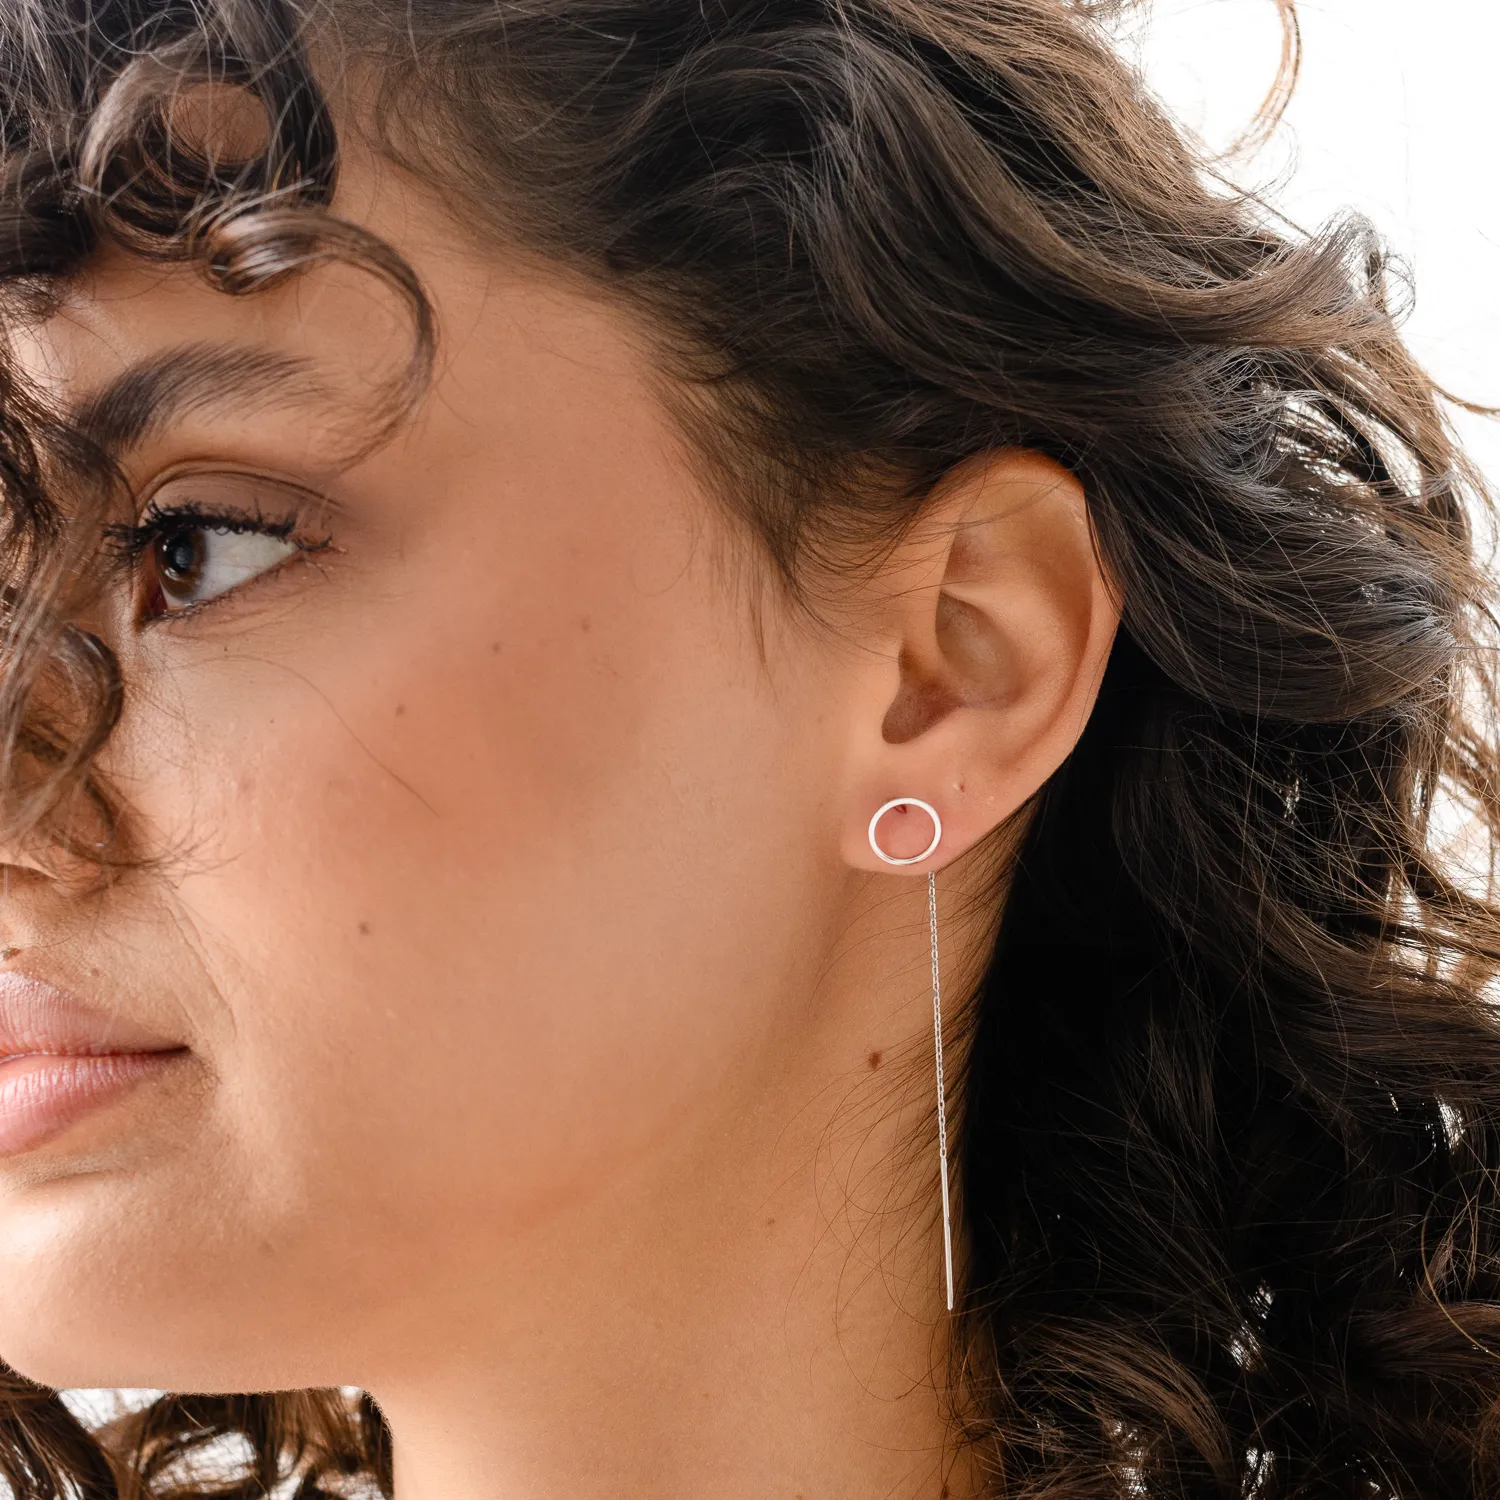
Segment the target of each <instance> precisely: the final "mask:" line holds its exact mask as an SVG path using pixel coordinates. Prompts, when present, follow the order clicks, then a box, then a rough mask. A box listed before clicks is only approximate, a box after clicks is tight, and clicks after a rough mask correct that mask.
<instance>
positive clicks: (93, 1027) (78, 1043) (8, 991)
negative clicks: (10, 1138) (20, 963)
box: [0, 971, 181, 1062]
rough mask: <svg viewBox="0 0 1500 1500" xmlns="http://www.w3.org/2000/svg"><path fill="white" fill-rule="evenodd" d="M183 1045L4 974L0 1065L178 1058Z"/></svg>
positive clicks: (23, 977) (0, 977)
mask: <svg viewBox="0 0 1500 1500" xmlns="http://www.w3.org/2000/svg"><path fill="white" fill-rule="evenodd" d="M180 1049H181V1043H179V1042H174V1041H172V1040H171V1039H170V1038H168V1037H164V1036H162V1035H161V1034H160V1033H158V1032H155V1031H151V1030H149V1029H147V1028H146V1027H144V1026H142V1025H140V1024H139V1023H138V1022H135V1021H132V1020H130V1019H128V1018H127V1017H125V1016H121V1015H118V1014H116V1013H115V1012H114V1011H110V1010H105V1009H103V1008H101V1007H99V1006H96V1005H92V1004H90V1003H88V1002H87V1001H84V1000H80V999H79V998H78V996H77V995H74V994H70V993H69V992H68V991H66V990H60V989H58V988H57V987H56V986H54V985H51V984H48V983H47V982H46V981H45V980H42V979H36V978H34V977H33V976H31V975H30V974H20V973H16V972H14V971H8V972H0V1062H6V1061H8V1060H9V1059H11V1058H15V1057H34V1056H57V1057H109V1056H111V1055H115V1056H118V1055H121V1054H125V1053H138V1052H176V1051H179V1050H180Z"/></svg>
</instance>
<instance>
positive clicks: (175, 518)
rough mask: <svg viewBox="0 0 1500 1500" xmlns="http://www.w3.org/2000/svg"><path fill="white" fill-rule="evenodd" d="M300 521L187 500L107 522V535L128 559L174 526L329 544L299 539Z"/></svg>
mask: <svg viewBox="0 0 1500 1500" xmlns="http://www.w3.org/2000/svg"><path fill="white" fill-rule="evenodd" d="M297 521H298V516H297V514H296V513H295V512H294V513H293V514H291V515H288V516H283V517H282V518H280V519H279V520H271V519H269V518H268V517H266V516H264V515H261V514H259V513H256V514H251V513H249V512H246V511H232V510H225V509H221V508H216V507H214V506H208V505H202V504H199V503H198V502H196V501H191V500H187V501H183V502H182V503H180V504H178V505H172V506H169V507H163V508H162V509H159V510H158V509H155V508H154V507H150V506H148V507H147V509H146V511H145V513H144V514H143V515H142V517H141V519H140V520H139V521H135V522H121V523H118V524H116V525H112V526H107V527H105V535H106V537H107V538H108V540H109V541H110V543H111V545H112V546H113V548H114V549H115V550H116V552H117V553H118V555H119V556H120V557H121V558H122V559H123V560H124V561H125V562H134V561H136V560H137V559H139V558H140V557H141V556H142V554H144V553H145V552H146V551H147V549H148V548H150V547H151V545H152V544H153V543H154V542H156V541H158V540H160V539H161V538H162V537H164V536H170V535H171V533H172V532H173V531H174V530H178V531H186V530H193V529H202V530H205V531H217V532H219V533H221V534H223V535H237V534H238V535H243V534H245V533H248V532H255V533H258V534H260V535H262V536H271V537H281V538H287V539H290V540H292V541H293V543H294V545H296V546H298V547H300V548H301V549H302V550H303V551H305V552H314V551H317V550H319V549H320V548H322V547H326V546H327V545H328V539H326V538H325V539H324V540H322V541H319V542H312V543H302V542H297V541H296V539H295V538H294V537H292V533H293V532H294V531H295V530H296V528H297Z"/></svg>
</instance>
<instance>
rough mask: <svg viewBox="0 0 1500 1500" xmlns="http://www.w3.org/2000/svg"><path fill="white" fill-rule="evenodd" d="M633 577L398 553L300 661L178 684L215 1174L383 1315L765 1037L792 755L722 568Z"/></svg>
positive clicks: (799, 833)
mask: <svg viewBox="0 0 1500 1500" xmlns="http://www.w3.org/2000/svg"><path fill="white" fill-rule="evenodd" d="M529 555H531V556H536V552H535V551H534V550H533V551H532V552H531V553H530V554H529ZM635 561H636V562H638V563H639V566H634V565H633V563H632V559H631V558H630V556H629V554H628V550H627V549H626V548H625V546H624V545H623V544H622V546H621V549H620V551H619V552H616V553H614V554H613V556H612V565H611V566H608V567H601V568H600V569H599V570H598V572H597V574H596V575H595V576H594V577H592V578H591V579H588V580H586V584H585V585H584V586H580V587H577V588H575V589H570V590H569V591H567V595H566V597H563V596H562V594H561V593H560V591H559V590H558V589H556V588H555V587H549V586H547V585H545V584H535V585H533V584H529V583H528V582H527V581H526V580H525V579H521V578H517V577H514V576H511V577H508V578H501V579H499V580H498V581H497V578H496V576H495V572H494V570H493V569H489V570H486V569H480V568H477V567H476V568H475V569H474V570H473V571H472V572H471V573H465V572H464V571H463V570H458V576H455V569H454V568H453V566H452V565H451V564H445V565H444V566H442V567H437V566H433V568H432V569H431V571H430V572H428V571H427V570H426V568H425V565H424V564H423V562H422V560H421V559H420V558H418V559H415V560H414V561H413V562H412V565H411V568H412V574H413V575H414V576H415V577H416V578H417V579H418V580H419V584H418V586H416V587H414V588H413V589H412V591H411V592H410V594H409V595H407V596H406V597H405V599H404V600H401V601H394V600H390V599H387V600H386V601H385V604H384V606H383V608H381V609H380V610H378V611H377V610H370V611H368V612H366V611H359V612H356V613H354V614H352V615H351V624H350V625H349V626H348V627H340V626H339V625H338V623H337V621H334V620H331V621H330V622H329V628H327V629H320V630H318V631H314V632H306V633H305V636H306V639H307V640H309V641H311V642H313V643H314V646H315V651H314V649H313V646H309V647H306V648H304V649H305V652H306V654H305V655H303V656H301V657H299V658H298V659H297V660H296V661H291V660H284V661H280V662H278V663H276V664H274V665H273V664H270V663H268V662H266V661H264V660H251V659H249V658H248V654H247V656H246V658H245V659H241V660H238V661H236V662H234V663H233V664H232V665H222V666H216V667H214V668H212V669H210V668H208V667H204V668H203V669H201V671H200V673H199V679H200V685H199V686H200V690H199V692H198V694H197V696H196V697H195V696H194V690H193V686H192V683H191V682H190V681H189V682H188V683H187V684H186V686H185V695H186V701H185V704H184V710H183V711H184V713H186V714H188V715H189V717H190V720H191V724H192V729H191V734H190V740H191V745H190V749H189V752H188V754H187V756H186V757H185V758H184V759H185V763H186V764H188V765H190V766H192V767H193V768H194V779H193V783H192V787H191V791H190V792H189V793H188V794H187V803H188V805H189V806H190V808H191V815H190V816H191V820H192V826H194V827H196V828H197V829H198V830H201V831H202V832H203V833H204V836H205V837H204V841H203V845H202V848H201V853H199V854H198V855H196V856H195V858H194V859H193V861H192V865H191V868H190V870H189V871H188V872H187V873H186V874H185V876H184V878H183V879H182V881H181V883H180V885H179V887H178V891H177V898H178V900H179V901H180V903H181V907H182V911H183V913H184V915H185V918H186V923H187V926H188V929H189V930H190V932H191V934H192V946H193V948H194V949H195V950H196V953H197V954H198V956H199V959H200V960H201V962H202V963H203V964H204V965H205V966H206V968H207V971H208V973H209V975H210V976H211V978H212V988H213V991H214V993H215V995H216V997H217V999H216V1000H215V1002H214V1004H213V1005H212V1006H211V1007H210V1008H209V1010H208V1013H207V1014H206V1017H205V1022H204V1024H205V1028H206V1035H205V1038H204V1045H205V1047H206V1048H207V1050H208V1051H209V1053H210V1054H211V1055H212V1058H213V1062H214V1067H215V1069H216V1071H217V1073H218V1075H219V1076H220V1078H221V1080H222V1083H221V1088H220V1099H219V1101H218V1103H217V1106H216V1107H217V1108H218V1110H219V1111H220V1113H221V1116H222V1122H223V1123H222V1133H223V1136H224V1138H225V1139H227V1140H228V1142H229V1147H228V1149H229V1150H230V1151H231V1152H236V1153H239V1154H241V1156H242V1158H243V1160H242V1161H241V1163H240V1164H239V1166H238V1167H237V1168H236V1169H235V1171H234V1175H235V1177H236V1178H237V1179H240V1180H243V1181H245V1182H247V1183H251V1184H253V1185H254V1186H253V1188H252V1189H251V1191H252V1193H253V1195H254V1198H255V1212H256V1213H257V1215H259V1216H261V1217H262V1218H264V1219H272V1220H276V1221H279V1222H288V1221H290V1220H292V1219H294V1218H295V1217H296V1215H297V1214H298V1213H304V1214H305V1213H307V1212H309V1211H310V1210H311V1209H312V1207H313V1206H314V1205H315V1206H316V1209H317V1212H318V1215H319V1221H320V1222H321V1223H322V1224H324V1225H327V1224H329V1223H335V1224H337V1225H339V1226H341V1228H340V1233H339V1235H338V1236H336V1239H337V1241H338V1242H337V1243H329V1242H328V1240H327V1236H326V1233H325V1235H324V1239H323V1241H322V1242H321V1245H320V1248H319V1249H318V1250H317V1252H316V1253H318V1254H320V1255H323V1254H326V1255H328V1256H330V1257H345V1263H346V1264H347V1265H348V1267H349V1268H350V1269H349V1276H350V1280H351V1282H352V1283H356V1284H357V1283H358V1281H359V1278H360V1276H361V1275H365V1276H368V1278H369V1283H368V1285H367V1286H366V1288H365V1292H364V1293H362V1294H361V1295H368V1296H369V1297H370V1298H371V1299H378V1298H379V1297H380V1296H381V1288H382V1286H383V1285H385V1284H387V1283H388V1282H390V1283H394V1282H398V1281H399V1280H400V1279H401V1278H403V1277H409V1276H410V1275H412V1274H414V1268H415V1267H421V1266H430V1265H431V1264H432V1263H433V1256H434V1253H435V1252H434V1246H433V1245H432V1244H431V1243H430V1242H429V1240H428V1238H427V1232H428V1231H427V1229H426V1226H429V1225H432V1224H436V1223H441V1224H444V1225H446V1226H450V1228H449V1231H448V1232H446V1233H445V1235H444V1238H443V1243H442V1246H441V1250H440V1251H439V1252H437V1253H438V1254H439V1255H440V1256H441V1257H449V1258H452V1257H461V1256H464V1255H467V1254H470V1253H472V1254H473V1255H475V1256H481V1255H492V1254H493V1252H494V1247H495V1244H496V1241H497V1237H498V1236H503V1235H504V1234H506V1233H507V1232H513V1231H515V1230H516V1229H517V1228H518V1227H520V1226H522V1225H524V1224H526V1223H527V1222H533V1221H535V1220H536V1219H537V1218H538V1217H540V1216H545V1215H547V1214H549V1213H553V1212H556V1211H558V1210H559V1209H562V1208H565V1207H566V1206H567V1204H569V1203H570V1202H575V1201H577V1200H579V1199H580V1198H583V1197H586V1196H587V1195H588V1194H590V1193H591V1192H593V1191H596V1190H597V1189H598V1188H599V1187H600V1186H601V1185H602V1184H603V1183H605V1182H606V1181H608V1180H610V1179H617V1178H618V1176H619V1174H620V1170H621V1166H622V1162H624V1161H626V1160H628V1159H631V1158H639V1157H640V1156H641V1155H642V1154H644V1153H648V1152H650V1151H651V1150H652V1149H654V1148H655V1147H656V1146H657V1145H658V1144H659V1143H660V1142H661V1141H662V1139H663V1138H664V1137H665V1136H666V1135H667V1134H668V1133H669V1132H670V1131H671V1129H672V1128H673V1125H674V1122H680V1121H681V1119H682V1118H684V1116H685V1115H688V1114H689V1113H691V1112H692V1111H695V1110H696V1111H697V1112H698V1113H699V1114H700V1115H701V1114H702V1113H703V1111H704V1110H705V1109H707V1108H708V1107H709V1101H710V1100H713V1101H715V1103H714V1105H713V1107H715V1108H724V1107H725V1106H724V1101H725V1100H726V1098H733V1097H735V1090H733V1089H731V1090H729V1091H728V1092H727V1093H726V1090H725V1081H726V1080H727V1079H729V1078H731V1077H735V1076H737V1075H738V1074H739V1072H740V1070H742V1069H743V1066H744V1059H745V1058H746V1057H747V1056H754V1055H757V1054H759V1053H763V1052H764V1051H765V1047H766V1042H767V1039H768V1036H769V1034H770V1032H771V1031H772V1029H773V1028H774V1027H775V1025H776V1020H777V1018H776V1017H775V1016H773V1015H772V1014H770V1013H769V1011H768V1009H767V1007H766V1005H765V1003H764V996H765V995H766V994H768V993H775V992H776V989H777V987H778V983H779V981H781V980H782V979H784V977H785V974H786V973H787V971H789V970H790V969H791V968H792V967H793V966H794V965H795V964H796V963H797V962H798V960H797V958H796V956H795V955H796V952H797V948H798V944H799V942H800V938H799V930H800V927H801V924H802V921H803V918H802V917H801V916H800V915H799V913H800V912H803V911H805V910H807V909H808V908H809V907H811V906H812V904H813V903H811V902H804V900H803V896H804V893H805V890H806V881H807V880H808V879H811V878H812V875H811V872H810V871H808V870H798V869H797V868H795V867H792V866H790V865H789V863H788V859H787V851H789V850H792V849H797V848H802V849H805V848H806V847H807V845H808V843H809V841H808V840H807V838H806V831H805V825H804V823H803V813H802V812H801V811H800V809H799V804H805V802H806V800H807V795H808V794H807V790H806V789H807V788H808V787H811V786H815V785H817V784H819V778H818V777H817V776H816V775H814V774H812V772H811V769H810V767H809V765H808V760H809V757H810V756H811V755H813V754H815V753H816V751H815V747H812V746H809V745H798V744H794V743H791V742H789V741H788V738H787V730H786V727H785V726H786V725H787V724H789V723H795V722H797V719H798V716H797V715H796V714H795V713H791V714H788V713H787V711H786V709H787V705H786V702H785V701H784V698H778V696H777V695H776V694H774V693H773V692H772V691H771V690H770V689H769V688H768V686H767V685H766V683H765V679H764V677H763V674H762V671H761V669H760V667H759V664H758V663H757V662H756V661H755V659H754V657H753V653H752V650H751V648H750V647H749V645H748V644H747V642H746V640H745V637H744V633H743V631H742V630H741V628H740V626H739V625H738V623H737V622H736V621H735V619H734V617H733V614H732V611H731V608H730V606H729V605H727V604H726V602H725V600H724V598H723V596H722V594H721V593H720V592H719V591H718V589H717V587H716V586H715V584H714V583H713V581H712V580H711V579H709V578H706V577H701V576H699V570H697V569H696V568H694V567H690V566H684V565H683V562H682V559H680V558H676V559H674V558H673V557H672V556H671V555H670V553H669V552H667V551H665V549H663V548H661V547H660V546H658V547H657V549H656V553H655V555H654V556H653V555H652V554H650V553H649V552H647V553H645V554H643V556H642V557H640V558H638V559H636V560H635ZM647 568H650V569H654V570H656V576H645V575H644V573H643V570H645V569H647ZM703 571H705V572H706V571H707V570H703ZM552 572H553V570H549V569H545V568H543V569H539V570H537V573H538V576H539V577H543V578H545V577H546V576H548V574H549V573H552ZM573 572H574V574H575V576H576V573H577V568H576V566H575V568H574V570H573ZM554 576H555V575H554ZM424 578H425V579H426V581H425V582H421V580H423V579H424ZM434 600H441V601H442V608H440V609H439V608H434V607H433V603H434ZM175 785H177V786H180V785H182V783H180V782H179V783H176V784H175ZM163 795H164V796H165V795H166V794H165V792H164V793H163ZM178 795H180V794H179V793H178V792H176V791H174V792H173V793H172V796H173V797H174V798H175V797H177V796H178ZM159 816H160V817H161V819H162V821H163V822H164V823H166V824H168V825H169V826H170V825H171V824H172V823H174V822H176V823H179V824H180V823H182V821H183V819H184V816H185V812H184V809H182V808H170V807H168V806H167V805H166V804H165V803H164V804H163V805H162V806H161V808H160V809H159ZM803 857H804V858H805V857H806V856H805V855H804V856H803ZM741 1086H742V1087H751V1086H753V1085H752V1084H751V1083H750V1082H748V1081H745V1080H741ZM455 1224H461V1225H463V1226H464V1232H463V1233H454V1232H452V1230H451V1226H453V1225H455ZM465 1235H466V1236H467V1239H466V1238H465ZM372 1244H378V1245H379V1246H380V1259H379V1262H378V1264H377V1263H375V1262H373V1261H369V1260H368V1259H367V1257H368V1255H369V1253H370V1252H369V1251H368V1249H367V1248H366V1247H368V1246H370V1245H372ZM450 1265H451V1259H450Z"/></svg>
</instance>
